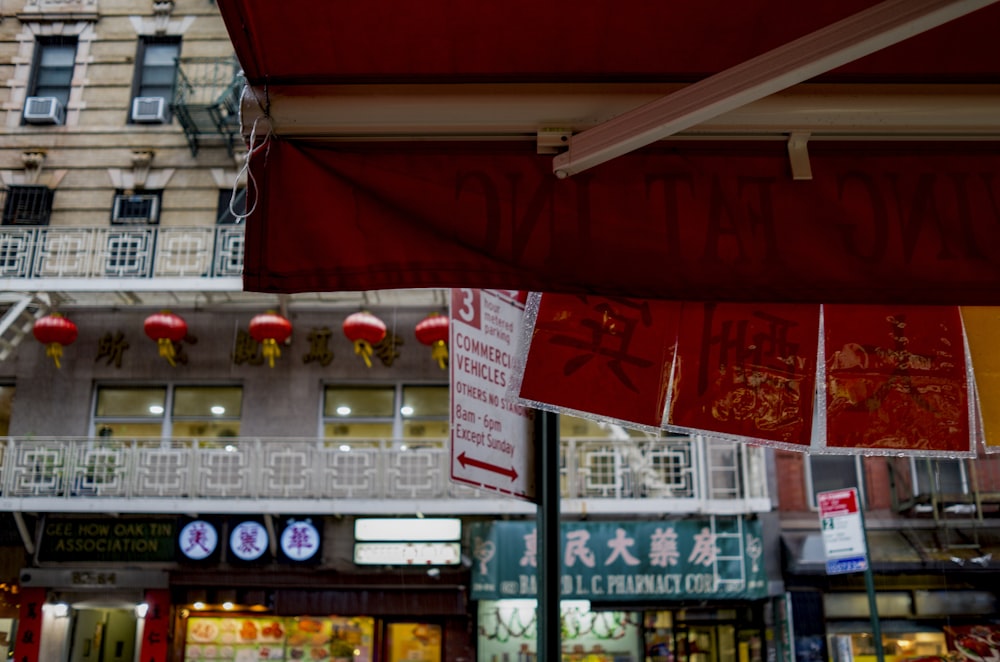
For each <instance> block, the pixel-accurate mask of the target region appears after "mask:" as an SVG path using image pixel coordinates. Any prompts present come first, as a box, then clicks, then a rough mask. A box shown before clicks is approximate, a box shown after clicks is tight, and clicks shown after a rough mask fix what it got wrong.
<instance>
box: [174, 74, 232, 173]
mask: <svg viewBox="0 0 1000 662" xmlns="http://www.w3.org/2000/svg"><path fill="white" fill-rule="evenodd" d="M177 64H178V66H177V72H178V73H177V87H176V89H175V91H174V100H173V105H172V108H173V112H174V116H175V117H176V118H177V120H178V122H180V125H181V127H182V128H183V129H184V136H185V137H186V138H187V143H188V146H189V147H190V148H191V155H192V156H197V155H198V149H199V148H200V147H203V146H207V145H210V144H212V145H219V144H221V145H222V146H224V147H225V148H226V150H227V151H228V152H229V154H230V156H232V155H233V153H234V149H235V145H236V142H237V140H242V139H241V137H240V93H241V91H242V89H243V76H242V75H241V71H240V67H239V63H238V62H237V61H236V58H233V57H228V58H183V59H181V60H179V61H178V63H177Z"/></svg>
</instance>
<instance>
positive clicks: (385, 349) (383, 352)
mask: <svg viewBox="0 0 1000 662" xmlns="http://www.w3.org/2000/svg"><path fill="white" fill-rule="evenodd" d="M402 344H403V339H402V338H400V337H399V336H397V335H396V334H395V333H393V332H392V331H389V332H388V333H386V334H385V338H383V339H382V340H381V341H380V342H379V343H378V344H377V345H373V346H372V349H374V350H375V356H377V357H378V358H379V360H380V361H381V362H382V365H384V366H386V367H390V366H392V363H393V361H395V360H396V359H398V358H399V356H400V354H399V346H400V345H402Z"/></svg>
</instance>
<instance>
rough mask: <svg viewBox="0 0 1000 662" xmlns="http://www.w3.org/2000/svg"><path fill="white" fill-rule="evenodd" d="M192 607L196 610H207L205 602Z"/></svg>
mask: <svg viewBox="0 0 1000 662" xmlns="http://www.w3.org/2000/svg"><path fill="white" fill-rule="evenodd" d="M191 606H192V607H194V608H195V609H204V608H205V603H204V602H196V603H194V604H193V605H191Z"/></svg>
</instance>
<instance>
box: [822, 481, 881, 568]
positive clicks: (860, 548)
mask: <svg viewBox="0 0 1000 662" xmlns="http://www.w3.org/2000/svg"><path fill="white" fill-rule="evenodd" d="M816 500H817V503H818V505H819V517H820V528H821V530H822V532H823V548H824V550H825V552H826V572H827V574H830V575H838V574H844V573H850V572H861V571H864V570H866V569H867V568H868V549H867V545H866V544H865V531H864V527H863V526H862V523H861V509H860V507H859V504H858V491H857V489H856V488H853V487H851V488H848V489H844V490H831V491H828V492H820V493H818V494H817V495H816Z"/></svg>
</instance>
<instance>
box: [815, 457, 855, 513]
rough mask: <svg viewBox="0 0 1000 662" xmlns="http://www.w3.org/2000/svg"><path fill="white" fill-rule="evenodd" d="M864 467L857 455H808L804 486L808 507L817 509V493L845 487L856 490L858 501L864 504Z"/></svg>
mask: <svg viewBox="0 0 1000 662" xmlns="http://www.w3.org/2000/svg"><path fill="white" fill-rule="evenodd" d="M864 475H865V474H864V465H863V464H862V462H861V457H860V456H857V455H809V456H808V457H807V459H806V484H807V487H808V491H809V506H810V507H811V508H817V507H818V506H817V505H816V495H817V494H818V493H819V492H826V491H829V490H840V489H844V488H847V487H856V488H857V489H858V499H859V500H860V501H861V504H862V505H864V504H865V503H866V499H865V490H864V484H865V479H864Z"/></svg>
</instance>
